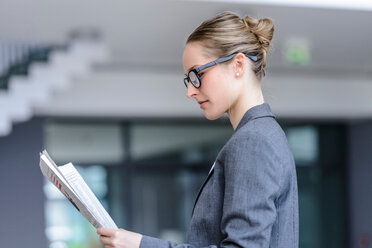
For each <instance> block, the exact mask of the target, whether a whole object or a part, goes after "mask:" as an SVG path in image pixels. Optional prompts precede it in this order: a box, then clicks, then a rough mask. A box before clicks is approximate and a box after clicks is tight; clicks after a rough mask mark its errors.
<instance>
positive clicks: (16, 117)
mask: <svg viewBox="0 0 372 248" xmlns="http://www.w3.org/2000/svg"><path fill="white" fill-rule="evenodd" d="M108 59H109V51H108V49H107V47H106V46H105V44H104V43H103V42H102V41H98V40H87V39H75V40H72V41H71V42H69V44H68V45H62V46H61V45H54V46H50V45H29V44H20V43H14V42H13V43H12V42H1V41H0V137H1V136H6V135H8V134H10V133H11V131H12V126H13V124H14V123H18V122H24V121H28V120H29V119H30V118H32V116H33V115H34V113H33V108H34V106H35V105H40V104H45V103H46V102H47V101H48V100H50V99H51V98H52V97H53V94H54V93H56V92H58V91H62V90H66V89H67V88H68V87H70V86H71V84H72V83H73V82H74V78H76V77H84V76H85V75H87V74H88V73H89V72H90V71H91V69H92V65H93V64H95V63H101V62H105V61H107V60H108Z"/></svg>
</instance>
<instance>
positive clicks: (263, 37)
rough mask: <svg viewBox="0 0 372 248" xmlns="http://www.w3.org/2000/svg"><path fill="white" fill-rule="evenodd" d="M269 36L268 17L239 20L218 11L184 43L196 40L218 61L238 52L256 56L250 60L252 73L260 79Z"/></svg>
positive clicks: (247, 17) (269, 39) (227, 13)
mask: <svg viewBox="0 0 372 248" xmlns="http://www.w3.org/2000/svg"><path fill="white" fill-rule="evenodd" d="M273 34H274V23H273V21H272V20H271V19H270V18H264V19H255V18H252V17H249V16H245V17H243V18H240V17H239V16H238V15H237V14H235V13H233V12H222V13H220V14H218V15H217V16H215V17H213V18H211V19H209V20H206V21H204V22H203V23H202V24H200V26H199V27H197V28H196V29H195V30H194V31H193V32H192V33H191V34H190V36H189V37H188V39H187V42H186V44H187V43H189V42H194V41H200V42H202V44H203V46H204V47H206V48H207V49H208V52H209V53H211V55H212V56H215V57H218V58H220V57H224V56H228V55H231V54H234V53H238V52H241V53H244V54H249V55H254V56H257V58H258V60H257V61H256V62H254V61H252V65H253V67H252V70H253V71H254V73H255V74H256V76H257V77H258V78H259V79H262V78H263V77H264V76H265V67H266V56H267V54H268V52H269V49H270V44H271V40H272V38H273Z"/></svg>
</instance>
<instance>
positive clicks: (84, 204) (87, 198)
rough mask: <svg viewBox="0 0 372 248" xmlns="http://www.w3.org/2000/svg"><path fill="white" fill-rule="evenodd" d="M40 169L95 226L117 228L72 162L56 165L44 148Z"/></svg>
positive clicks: (41, 154)
mask: <svg viewBox="0 0 372 248" xmlns="http://www.w3.org/2000/svg"><path fill="white" fill-rule="evenodd" d="M40 169H41V172H42V173H43V175H44V176H45V177H46V178H47V179H48V180H49V181H50V182H51V183H53V184H54V185H55V186H56V187H57V188H58V189H59V191H61V193H62V194H63V195H64V196H65V197H66V198H67V199H68V200H69V201H70V202H71V203H72V205H74V206H75V208H76V209H77V210H78V211H79V212H80V213H81V214H82V215H83V216H84V217H85V218H86V219H87V220H88V221H89V222H90V223H91V224H92V225H93V226H94V227H95V228H99V227H107V228H111V229H118V227H117V226H116V224H115V222H114V221H113V220H112V218H111V217H110V215H109V214H108V213H107V212H106V210H105V209H104V207H103V206H102V204H101V203H100V202H99V200H98V199H97V197H96V196H95V195H94V193H93V192H92V191H91V189H90V188H89V186H88V185H87V184H86V183H85V181H84V179H83V178H82V177H81V176H80V174H79V173H78V171H77V170H76V169H75V167H74V165H73V164H72V163H68V164H66V165H62V166H57V165H56V164H55V163H54V161H53V160H52V159H51V158H50V156H49V155H48V153H47V151H46V150H44V151H43V152H41V153H40Z"/></svg>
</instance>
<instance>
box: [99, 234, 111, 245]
mask: <svg viewBox="0 0 372 248" xmlns="http://www.w3.org/2000/svg"><path fill="white" fill-rule="evenodd" d="M99 239H100V240H101V242H102V243H103V244H104V245H112V238H111V237H107V236H101V237H100V238H99Z"/></svg>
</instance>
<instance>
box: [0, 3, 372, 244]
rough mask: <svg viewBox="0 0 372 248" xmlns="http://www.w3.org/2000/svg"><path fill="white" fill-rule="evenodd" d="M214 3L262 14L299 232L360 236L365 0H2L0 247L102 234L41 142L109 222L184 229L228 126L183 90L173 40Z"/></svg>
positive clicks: (366, 112)
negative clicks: (69, 196)
mask: <svg viewBox="0 0 372 248" xmlns="http://www.w3.org/2000/svg"><path fill="white" fill-rule="evenodd" d="M226 10H228V11H234V12H236V13H238V14H240V15H241V16H243V15H250V16H253V17H256V18H263V17H270V18H272V19H273V21H274V23H275V33H274V39H273V47H272V50H271V52H270V54H269V57H268V67H267V75H266V77H265V79H264V80H263V85H262V86H263V90H264V97H265V101H266V102H268V103H269V104H270V106H271V108H272V110H273V112H274V113H275V115H276V118H277V121H278V122H279V124H280V125H281V126H282V127H283V129H284V131H285V133H286V135H287V138H288V141H289V144H290V146H291V149H292V151H293V153H294V156H295V161H296V169H297V176H298V189H299V208H300V209H299V211H300V212H299V213H300V247H301V248H307V247H311V248H314V247H316V248H323V247H324V248H330V247H337V248H343V247H344V248H347V247H353V248H354V247H355V248H362V247H372V244H371V235H372V211H371V209H372V194H371V193H372V180H371V178H372V153H371V147H372V56H371V55H372V42H370V40H371V39H372V31H371V24H372V4H370V3H368V1H338V2H336V1H305V0H304V1H289V0H286V1H284V0H283V1H281V0H278V1H268V0H262V1H253V0H236V1H228V0H225V1H223V0H216V1H201V0H195V1H160V0H159V1H149V0H148V1H145V0H138V1H95V0H94V1H71V0H67V1H43V0H33V1H26V0H3V1H1V2H0V199H1V204H0V239H1V245H0V246H1V247H50V248H67V247H69V248H78V247H79V248H83V247H84V248H85V247H102V246H101V244H100V242H99V238H98V236H97V235H96V233H95V230H94V228H93V227H92V226H91V225H90V224H89V223H88V222H87V221H86V220H85V219H84V218H83V217H81V216H80V214H79V213H78V211H76V209H75V208H74V207H73V206H72V205H71V204H70V203H69V202H68V201H67V200H66V199H65V198H64V197H63V196H62V194H60V193H59V192H58V191H57V190H56V189H55V187H54V186H53V185H52V184H51V183H49V182H47V181H46V180H45V179H44V178H43V176H42V174H41V171H40V168H39V152H40V151H42V150H43V149H47V151H48V152H49V154H50V155H51V157H52V158H53V159H54V160H55V161H56V163H57V164H59V165H62V164H65V163H68V162H73V163H74V164H75V165H76V166H77V168H78V170H79V172H80V173H81V174H82V176H83V177H84V179H86V181H87V183H88V185H89V186H90V187H91V188H92V190H93V191H94V192H95V194H96V195H97V197H98V198H99V199H100V200H101V201H102V203H103V204H104V206H105V207H106V209H107V210H108V212H109V213H110V214H111V216H112V217H113V219H114V220H115V222H116V223H117V225H118V226H120V227H122V228H126V229H128V230H131V231H136V232H140V233H142V234H146V235H151V236H156V237H159V238H163V239H168V240H172V241H176V242H185V240H186V230H187V227H188V221H189V219H190V217H191V210H192V207H193V203H194V200H195V197H196V194H197V192H198V189H199V187H200V186H201V184H202V182H203V180H204V178H205V177H206V175H207V174H208V171H209V169H210V167H211V165H212V164H213V162H214V159H215V157H216V156H217V153H218V151H219V150H220V149H221V148H222V146H223V145H224V143H225V142H226V141H227V140H228V139H229V137H230V136H231V135H232V133H233V129H232V127H231V125H230V123H229V121H228V118H227V117H226V116H223V117H221V118H220V119H218V120H215V121H208V120H207V119H206V118H205V117H204V116H203V112H202V110H201V109H200V108H199V106H198V104H197V103H196V102H195V101H194V100H193V99H188V98H187V97H186V89H185V86H184V84H183V77H184V76H183V74H184V72H183V67H182V53H183V47H184V45H185V41H186V38H187V36H188V35H189V34H190V33H191V32H192V31H193V29H194V28H196V27H197V26H198V25H199V24H200V23H201V22H202V21H203V20H205V19H207V18H210V17H212V16H214V15H216V14H217V13H219V12H222V11H226Z"/></svg>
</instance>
